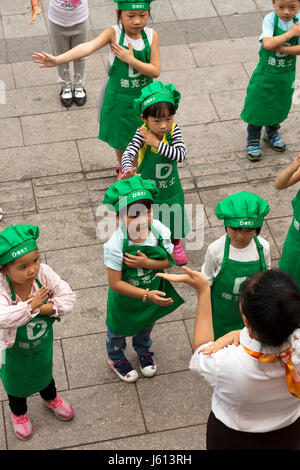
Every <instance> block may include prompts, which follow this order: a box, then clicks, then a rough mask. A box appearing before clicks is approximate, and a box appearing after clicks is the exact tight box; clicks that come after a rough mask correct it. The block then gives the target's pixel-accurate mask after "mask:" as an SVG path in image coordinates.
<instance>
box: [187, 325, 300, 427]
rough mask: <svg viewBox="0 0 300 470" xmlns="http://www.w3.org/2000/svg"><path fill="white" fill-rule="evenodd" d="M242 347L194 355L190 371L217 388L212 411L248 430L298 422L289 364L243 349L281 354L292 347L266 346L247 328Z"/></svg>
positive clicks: (298, 407)
mask: <svg viewBox="0 0 300 470" xmlns="http://www.w3.org/2000/svg"><path fill="white" fill-rule="evenodd" d="M240 343H241V344H240V345H239V346H234V345H231V346H227V347H226V348H224V349H221V350H220V351H218V352H216V353H214V354H212V355H210V356H207V355H204V354H202V353H201V352H200V349H201V348H202V347H203V346H201V347H200V348H198V349H197V350H196V351H195V353H194V354H193V356H192V359H191V361H190V366H189V368H190V370H191V371H192V372H194V373H196V374H198V375H200V376H202V377H204V379H205V380H206V381H207V382H208V383H209V385H211V387H213V389H214V391H213V397H212V411H213V413H214V415H215V416H216V418H217V419H219V420H220V421H221V422H222V423H223V424H225V425H226V426H228V427H229V428H231V429H236V430H238V431H246V432H255V433H259V432H269V431H273V430H275V429H280V428H282V427H285V426H288V425H289V424H292V423H294V422H295V421H296V420H297V419H298V417H299V416H300V400H299V399H298V398H295V397H293V396H292V395H291V394H290V393H289V391H288V389H287V386H286V380H285V367H284V366H283V364H282V362H281V361H278V362H273V363H261V362H260V363H259V362H258V361H257V359H255V358H253V357H251V356H250V355H249V354H248V353H246V351H245V350H244V349H243V346H242V345H245V346H246V347H247V348H249V349H251V350H254V351H257V352H264V353H279V352H280V351H283V350H284V349H286V348H287V347H288V346H289V343H285V344H283V345H281V346H280V347H277V348H271V347H269V346H265V345H264V344H262V343H259V342H258V341H256V340H254V339H252V338H250V336H249V334H248V330H247V328H244V329H243V330H242V331H241V335H240Z"/></svg>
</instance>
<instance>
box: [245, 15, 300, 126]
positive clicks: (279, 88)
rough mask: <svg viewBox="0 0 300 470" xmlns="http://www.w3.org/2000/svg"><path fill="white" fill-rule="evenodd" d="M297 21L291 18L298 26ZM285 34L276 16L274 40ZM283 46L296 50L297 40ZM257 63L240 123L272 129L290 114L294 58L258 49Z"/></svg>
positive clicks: (294, 70)
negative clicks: (287, 45) (294, 47)
mask: <svg viewBox="0 0 300 470" xmlns="http://www.w3.org/2000/svg"><path fill="white" fill-rule="evenodd" d="M297 21H298V18H296V17H295V18H294V23H297ZM284 33H286V31H283V30H282V29H281V28H279V26H278V16H277V15H275V22H274V36H279V35H281V34H284ZM286 44H289V45H292V46H295V45H296V44H298V37H295V38H292V39H290V40H289V41H288V42H287V43H286ZM259 55H260V60H259V63H258V66H257V67H256V69H255V71H254V72H253V75H252V77H251V80H250V82H249V85H248V89H247V96H246V100H245V104H244V109H243V111H242V113H241V118H242V119H243V121H245V122H247V123H249V124H252V125H254V126H273V125H276V124H280V123H281V122H283V121H284V120H285V119H286V118H287V116H288V114H289V111H290V108H291V105H292V98H293V93H294V86H293V85H294V81H295V76H296V56H293V55H285V54H281V53H279V52H274V51H267V50H266V49H264V48H263V47H261V49H260V51H259Z"/></svg>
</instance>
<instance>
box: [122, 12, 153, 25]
mask: <svg viewBox="0 0 300 470" xmlns="http://www.w3.org/2000/svg"><path fill="white" fill-rule="evenodd" d="M122 11H123V10H118V12H117V20H118V24H120V22H121V16H122ZM145 11H148V13H149V18H150V19H151V20H152V16H151V13H150V10H145Z"/></svg>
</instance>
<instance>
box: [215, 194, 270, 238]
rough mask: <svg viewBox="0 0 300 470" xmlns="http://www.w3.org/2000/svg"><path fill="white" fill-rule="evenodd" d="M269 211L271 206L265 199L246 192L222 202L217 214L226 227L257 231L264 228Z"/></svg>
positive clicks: (216, 211)
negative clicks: (256, 229)
mask: <svg viewBox="0 0 300 470" xmlns="http://www.w3.org/2000/svg"><path fill="white" fill-rule="evenodd" d="M269 211H270V207H269V204H268V203H267V202H266V201H265V200H264V199H263V198H261V197H260V196H257V195H256V194H253V193H248V192H246V191H245V192H240V193H235V194H232V195H231V196H228V197H226V198H225V199H223V201H220V202H219V204H217V206H216V210H215V214H216V216H217V217H218V219H220V220H223V219H224V225H225V227H233V228H250V229H255V228H258V227H262V225H263V223H264V218H265V216H266V215H267V214H268V213H269Z"/></svg>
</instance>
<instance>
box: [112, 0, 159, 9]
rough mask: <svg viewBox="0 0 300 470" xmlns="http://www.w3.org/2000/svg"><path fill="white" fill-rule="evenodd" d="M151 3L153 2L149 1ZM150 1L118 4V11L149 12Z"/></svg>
mask: <svg viewBox="0 0 300 470" xmlns="http://www.w3.org/2000/svg"><path fill="white" fill-rule="evenodd" d="M151 1H153V0H151ZM150 3H151V2H150V1H149V2H139V1H136V2H118V9H119V10H128V11H131V10H133V11H139V10H150Z"/></svg>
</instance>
